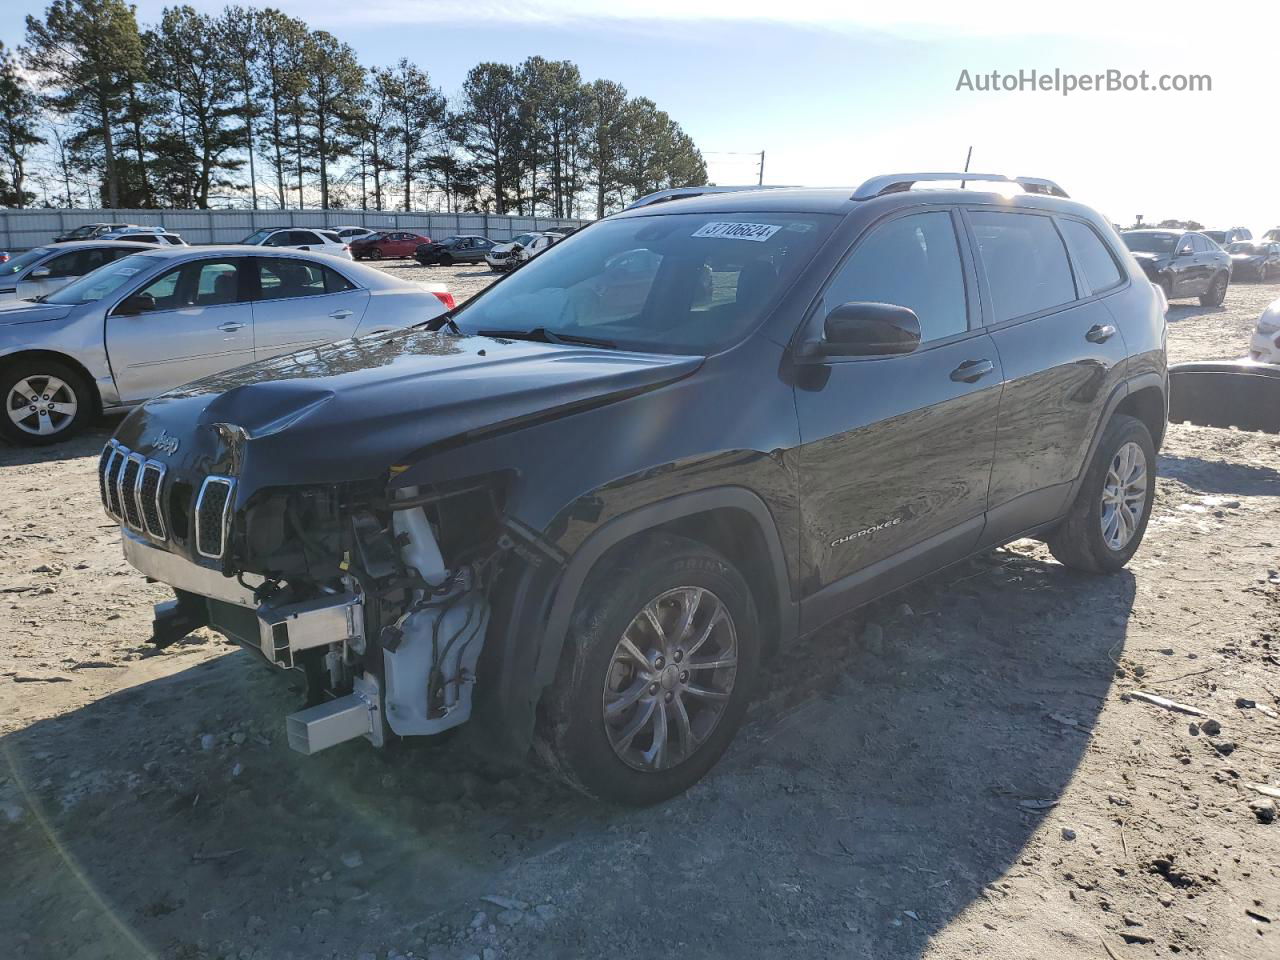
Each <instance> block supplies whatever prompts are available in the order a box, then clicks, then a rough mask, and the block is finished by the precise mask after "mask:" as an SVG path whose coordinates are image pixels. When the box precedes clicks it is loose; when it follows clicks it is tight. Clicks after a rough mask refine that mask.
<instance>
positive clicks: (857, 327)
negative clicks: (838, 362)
mask: <svg viewBox="0 0 1280 960" xmlns="http://www.w3.org/2000/svg"><path fill="white" fill-rule="evenodd" d="M918 346H920V318H919V317H917V316H916V314H915V311H914V310H911V309H910V308H908V307H900V306H897V305H896V304H892V303H870V302H860V301H854V302H851V303H842V304H840V306H838V307H836V308H835V309H834V310H832V311H831V312H830V313H829V314H827V319H826V322H825V323H824V324H823V336H822V339H821V340H819V341H816V342H810V343H808V344H805V345H804V348H803V349H802V350H801V354H800V355H801V356H802V357H805V358H808V359H813V360H821V359H824V358H827V357H887V356H895V355H897V354H903V353H911V352H912V351H913V350H915V349H916V347H918Z"/></svg>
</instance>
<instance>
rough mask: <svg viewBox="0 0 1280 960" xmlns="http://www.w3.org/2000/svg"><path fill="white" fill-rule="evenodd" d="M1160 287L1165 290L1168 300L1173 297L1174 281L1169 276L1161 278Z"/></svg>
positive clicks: (1165, 296)
mask: <svg viewBox="0 0 1280 960" xmlns="http://www.w3.org/2000/svg"><path fill="white" fill-rule="evenodd" d="M1160 289H1161V290H1163V291H1164V298H1165V299H1166V300H1172V299H1173V281H1171V280H1170V279H1169V278H1168V277H1161V278H1160Z"/></svg>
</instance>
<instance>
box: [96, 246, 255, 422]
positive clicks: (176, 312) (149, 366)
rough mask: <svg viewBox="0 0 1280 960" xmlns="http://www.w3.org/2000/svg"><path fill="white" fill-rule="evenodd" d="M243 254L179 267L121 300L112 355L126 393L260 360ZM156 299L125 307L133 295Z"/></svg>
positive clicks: (110, 325)
mask: <svg viewBox="0 0 1280 960" xmlns="http://www.w3.org/2000/svg"><path fill="white" fill-rule="evenodd" d="M244 263H245V261H244V260H242V259H241V258H239V257H233V258H220V259H211V260H195V261H190V262H188V263H184V264H183V265H182V266H179V267H175V268H174V269H172V270H169V271H168V272H166V273H164V274H161V275H160V277H158V278H157V279H155V280H152V281H150V282H148V283H147V284H146V286H144V287H143V288H142V289H141V290H134V291H131V293H130V295H129V296H128V297H126V298H125V299H124V300H121V301H120V302H119V303H117V304H116V305H115V307H114V308H113V310H112V311H111V313H110V314H109V315H108V316H107V356H108V357H109V359H110V362H111V370H112V373H113V374H114V375H115V380H116V386H117V388H118V389H119V391H120V397H121V399H122V400H124V401H126V402H132V401H136V400H145V399H147V398H148V397H154V396H156V395H157V394H159V393H163V392H164V391H165V390H169V389H171V388H173V387H176V386H179V385H180V384H183V383H188V382H190V381H192V380H197V379H199V378H200V377H204V376H208V375H209V374H213V373H219V372H221V371H223V370H228V369H230V368H231V367H238V366H240V365H241V364H244V363H248V362H250V361H251V360H252V359H253V314H252V308H251V307H250V305H249V303H248V302H247V298H246V290H245V286H244V277H243V269H244ZM139 297H140V298H141V299H142V301H143V302H145V303H146V304H148V306H146V308H144V309H142V310H141V311H140V312H138V313H136V314H132V315H128V314H126V313H124V312H122V308H124V303H125V300H129V301H132V302H134V303H137V302H138V301H137V298H139Z"/></svg>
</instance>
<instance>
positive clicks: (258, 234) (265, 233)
mask: <svg viewBox="0 0 1280 960" xmlns="http://www.w3.org/2000/svg"><path fill="white" fill-rule="evenodd" d="M273 233H275V230H274V229H267V230H256V231H254V232H253V233H251V234H249V235H248V236H247V237H245V238H244V239H243V240H241V241H240V242H241V243H252V244H255V245H261V243H262V241H264V240H266V239H267V237H269V236H271V235H272V234H273Z"/></svg>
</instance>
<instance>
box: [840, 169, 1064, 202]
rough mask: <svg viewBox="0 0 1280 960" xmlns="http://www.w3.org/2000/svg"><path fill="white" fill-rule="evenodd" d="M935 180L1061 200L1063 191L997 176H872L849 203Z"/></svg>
mask: <svg viewBox="0 0 1280 960" xmlns="http://www.w3.org/2000/svg"><path fill="white" fill-rule="evenodd" d="M936 180H960V181H961V182H965V181H969V180H976V181H978V182H981V183H1016V184H1017V185H1018V186H1020V187H1022V189H1023V190H1025V191H1026V192H1027V193H1040V194H1044V195H1046V196H1050V197H1065V196H1067V191H1065V190H1063V189H1062V188H1061V187H1060V186H1058V185H1057V184H1056V183H1054V182H1053V181H1052V180H1045V179H1044V178H1043V177H1006V176H1005V175H1004V174H1001V173H888V174H884V175H883V176H879V177H872V178H871V179H870V180H868V181H866V182H865V183H864V184H863V185H862V186H860V187H859V188H858V189H857V190H855V191H853V196H852V197H851V198H850V199H852V200H870V199H872V198H873V197H882V196H884V195H885V194H886V193H902V192H903V191H906V190H910V189H911V188H912V187H913V186H915V185H916V184H917V183H925V182H929V181H936Z"/></svg>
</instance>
